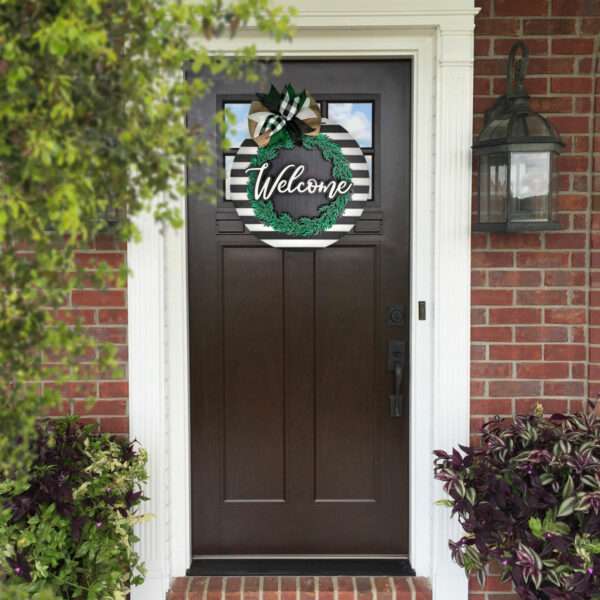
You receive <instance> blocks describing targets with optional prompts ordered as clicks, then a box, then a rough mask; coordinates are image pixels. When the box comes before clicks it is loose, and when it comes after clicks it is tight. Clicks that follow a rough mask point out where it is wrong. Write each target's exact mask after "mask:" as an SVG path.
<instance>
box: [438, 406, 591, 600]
mask: <svg viewBox="0 0 600 600" xmlns="http://www.w3.org/2000/svg"><path fill="white" fill-rule="evenodd" d="M481 441H482V444H481V447H466V446H459V450H457V449H454V450H452V452H450V453H447V452H445V451H443V450H438V451H436V452H435V456H436V458H435V461H434V462H435V477H436V479H438V480H440V481H442V482H443V485H444V490H445V491H446V493H447V494H448V496H449V499H446V500H441V501H440V502H439V504H442V505H445V506H449V507H451V508H452V514H453V515H457V516H458V519H459V521H460V523H461V525H462V527H463V529H464V536H463V537H462V538H461V539H459V540H457V541H450V543H449V545H450V550H451V552H452V557H453V559H454V560H455V561H456V562H457V563H458V564H459V565H460V566H461V567H463V568H464V569H465V571H466V572H467V573H468V574H476V575H477V577H478V579H479V581H480V582H481V583H482V584H483V582H484V581H485V573H486V568H487V566H488V565H489V563H490V562H493V561H497V562H498V563H499V565H500V567H501V569H502V578H503V580H505V581H511V580H512V582H513V583H514V586H515V589H516V590H517V593H518V594H519V596H520V597H521V598H523V599H526V600H558V599H560V600H597V599H599V598H600V418H599V417H598V416H596V415H594V414H592V413H590V414H577V415H553V416H552V417H551V418H549V419H546V418H543V417H542V416H540V415H539V414H536V415H532V416H520V417H516V418H514V419H513V420H510V421H507V420H502V419H499V418H496V419H495V420H493V421H491V422H489V423H486V424H485V425H484V426H483V430H482V440H481Z"/></svg>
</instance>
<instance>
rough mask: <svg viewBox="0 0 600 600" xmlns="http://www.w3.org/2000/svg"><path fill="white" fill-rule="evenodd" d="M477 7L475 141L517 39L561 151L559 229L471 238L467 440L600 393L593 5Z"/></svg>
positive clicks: (525, 1) (498, 598) (479, 0)
mask: <svg viewBox="0 0 600 600" xmlns="http://www.w3.org/2000/svg"><path fill="white" fill-rule="evenodd" d="M476 4H477V5H478V6H479V7H480V8H481V12H480V14H479V16H478V17H477V20H476V29H475V35H476V40H475V54H476V59H475V86H474V89H475V98H474V109H475V118H474V132H475V134H477V133H479V132H480V131H481V127H482V123H483V112H484V111H485V109H486V108H488V107H489V106H490V105H491V104H492V103H493V101H494V99H495V98H496V97H497V96H498V95H499V94H502V93H503V92H504V89H505V69H506V56H507V54H508V51H509V50H510V47H511V45H512V43H513V42H514V41H515V40H516V39H517V38H522V39H524V40H525V41H526V43H527V45H528V46H529V51H530V61H529V74H528V77H527V80H526V85H527V88H528V90H529V93H530V95H531V96H532V105H533V107H534V108H535V109H536V110H538V111H540V112H543V113H544V114H545V115H547V116H548V117H550V119H551V120H552V122H553V123H554V124H555V125H556V127H557V128H558V130H559V132H560V133H561V134H562V136H563V140H564V141H565V143H566V145H567V147H566V150H565V152H564V154H563V155H562V157H561V159H560V170H561V185H560V187H561V193H560V202H559V218H560V221H561V223H562V225H563V229H562V230H561V231H558V232H548V233H526V234H521V233H520V234H516V233H515V234H502V235H500V234H482V233H476V234H474V235H473V240H472V247H473V252H472V261H473V273H472V275H473V280H472V281H473V283H472V285H473V289H472V302H473V311H472V324H473V329H472V343H473V344H472V376H471V378H472V390H471V406H472V430H473V432H474V433H475V432H476V431H477V430H478V427H479V425H480V424H481V423H482V422H483V421H484V420H486V419H487V418H489V417H490V416H492V415H494V414H501V415H510V414H512V413H514V412H528V411H530V410H531V409H532V408H533V407H534V406H535V404H536V403H537V402H541V403H542V404H543V405H544V407H545V408H546V410H547V411H548V412H554V411H565V410H578V409H580V408H581V406H582V403H583V401H584V399H585V398H586V397H590V398H596V397H597V396H598V393H599V392H600V277H599V276H600V271H598V269H600V177H599V176H598V168H597V167H598V165H599V164H600V163H599V161H600V155H598V154H594V152H598V151H599V146H598V142H599V141H600V137H596V138H595V137H594V131H598V124H597V123H596V125H595V122H596V119H595V115H594V111H595V109H596V110H597V108H598V106H597V105H598V104H600V102H598V100H596V101H595V99H594V90H593V87H594V76H593V73H592V70H593V68H594V60H593V59H594V48H595V37H596V36H597V35H598V34H600V1H598V0H476ZM596 135H598V134H596ZM594 185H595V186H596V187H595V188H592V186H594ZM474 189H475V186H474ZM593 192H596V194H597V195H594V194H593ZM475 200H476V198H475V197H474V205H475V204H476V203H475ZM596 210H597V211H598V212H596ZM590 223H591V232H590ZM597 287H598V291H595V288H597ZM509 592H510V587H509V586H506V585H503V584H501V583H500V581H499V579H498V577H496V576H493V577H491V578H490V580H489V582H488V586H487V592H485V593H484V592H482V591H481V590H480V589H479V586H478V585H477V584H476V583H474V584H473V585H472V595H471V600H484V599H485V600H492V599H495V600H508V598H512V597H513V596H512V595H510V593H509Z"/></svg>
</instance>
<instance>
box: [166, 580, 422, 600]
mask: <svg viewBox="0 0 600 600" xmlns="http://www.w3.org/2000/svg"><path fill="white" fill-rule="evenodd" d="M167 600H431V588H430V586H429V582H428V580H427V579H425V578H423V577H347V576H340V577H326V576H319V577H268V576H265V577H250V576H249V577H177V578H175V579H174V580H173V582H172V584H171V590H170V591H169V593H168V594H167Z"/></svg>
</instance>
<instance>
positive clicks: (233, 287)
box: [188, 60, 411, 555]
mask: <svg viewBox="0 0 600 600" xmlns="http://www.w3.org/2000/svg"><path fill="white" fill-rule="evenodd" d="M288 81H289V82H292V83H293V84H294V86H295V87H296V89H298V88H299V89H303V88H306V89H307V90H309V91H310V92H311V93H312V94H313V95H314V96H315V98H316V99H317V100H318V101H320V102H321V105H322V112H323V114H324V115H325V116H328V117H329V119H332V120H339V121H341V124H342V125H344V126H345V127H346V128H347V129H349V130H350V131H351V133H354V134H355V136H356V137H357V139H358V140H359V142H360V143H361V145H362V146H363V147H364V150H365V153H366V154H367V155H368V156H369V157H370V158H369V160H370V161H371V162H372V199H371V200H369V201H367V208H366V210H365V213H364V214H363V217H362V219H361V220H360V221H359V222H358V224H357V226H356V228H355V231H354V232H353V233H351V234H348V235H346V236H345V237H344V238H343V239H342V240H340V241H339V242H338V243H337V244H336V245H334V246H331V247H330V248H325V249H319V250H310V249H295V250H281V249H275V248H270V247H267V246H265V245H263V244H262V243H261V242H260V241H258V240H257V239H256V238H255V237H254V236H253V235H252V234H249V233H245V232H244V231H243V228H242V225H241V223H240V221H239V219H238V218H237V216H236V213H235V211H234V208H233V207H232V206H231V203H230V202H228V201H227V200H224V199H221V200H219V201H218V202H217V203H216V205H215V204H211V203H208V202H203V201H201V200H198V199H191V200H190V203H189V209H188V217H189V219H188V235H189V289H190V292H189V293H190V296H189V301H190V302H189V311H190V371H191V447H192V456H191V461H192V508H193V513H192V516H193V554H194V555H231V554H235V555H257V554H259V555H265V554H302V555H315V554H347V555H374V554H395V555H402V554H406V553H407V552H408V497H409V494H408V448H409V439H408V435H409V429H408V406H409V399H408V397H407V395H408V376H407V373H408V368H409V361H408V357H407V358H406V360H405V362H404V364H403V365H402V366H403V373H402V375H403V377H402V379H403V381H402V393H403V395H404V412H403V414H402V416H392V414H391V406H390V404H391V403H390V394H392V392H393V389H394V378H395V376H396V375H395V374H394V373H393V372H391V371H390V364H389V363H388V354H389V343H390V341H394V340H395V341H399V342H405V343H406V344H407V343H408V335H409V333H408V332H409V328H408V323H409V315H408V311H409V273H410V272H409V249H410V127H411V120H410V98H411V64H410V62H408V61H397V60H394V61H392V60H381V61H361V60H358V61H310V62H309V61H298V62H286V63H285V64H284V73H283V76H282V77H280V78H279V79H278V80H276V82H275V83H276V84H277V85H278V86H279V87H281V86H282V85H283V84H285V83H287V82H288ZM255 91H258V90H256V87H255V86H254V87H253V86H251V85H249V84H247V83H242V82H218V83H217V84H216V86H215V88H214V89H213V91H212V92H211V94H209V95H208V96H206V97H205V98H203V99H202V100H201V101H199V102H198V103H197V105H196V106H195V108H194V110H193V112H192V114H191V116H190V122H191V124H194V123H198V122H201V123H206V122H208V120H209V119H210V118H211V117H212V115H213V114H214V112H215V110H216V109H219V108H222V107H223V105H224V104H228V105H229V104H232V105H233V106H232V108H233V109H234V110H239V111H241V112H243V110H244V103H247V102H249V101H251V100H252V99H253V97H254V93H255ZM262 91H264V90H262ZM240 128H241V129H244V130H245V123H242V124H241V126H240ZM235 141H236V140H234V143H235ZM223 159H224V161H226V160H228V159H227V158H226V157H223ZM190 175H191V176H192V177H194V176H198V174H197V173H196V174H194V173H191V174H190ZM398 375H400V374H399V373H398Z"/></svg>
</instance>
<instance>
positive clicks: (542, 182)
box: [510, 152, 551, 221]
mask: <svg viewBox="0 0 600 600" xmlns="http://www.w3.org/2000/svg"><path fill="white" fill-rule="evenodd" d="M550 193H551V190H550V152H512V153H511V163H510V194H511V201H512V202H511V204H512V205H511V220H512V221H548V220H550V217H551V215H550Z"/></svg>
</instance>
